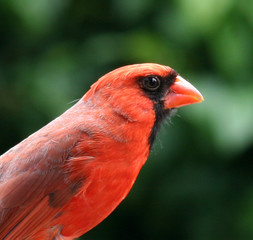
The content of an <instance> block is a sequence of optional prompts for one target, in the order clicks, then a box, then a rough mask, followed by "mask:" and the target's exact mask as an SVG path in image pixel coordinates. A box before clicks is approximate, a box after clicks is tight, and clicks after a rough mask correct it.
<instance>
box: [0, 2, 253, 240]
mask: <svg viewBox="0 0 253 240" xmlns="http://www.w3.org/2000/svg"><path fill="white" fill-rule="evenodd" d="M252 12H253V1H248V0H241V1H233V0H206V1H202V0H177V1H176V0H173V1H165V0H156V1H155V0H146V1H143V0H129V1H123V0H108V1H102V0H101V1H99V0H94V1H80V0H76V1H70V0H33V1H29V0H8V1H7V0H2V1H0V16H1V21H0V36H1V37H0V53H1V54H0V98H1V101H0V110H1V117H0V132H1V139H0V141H1V144H0V150H1V153H3V152H5V151H6V150H7V149H8V148H10V147H11V146H13V145H15V144H16V143H18V142H19V141H21V140H22V139H23V138H25V137H27V136H28V135H29V134H31V133H32V132H34V131H35V130H37V129H39V128H40V127H42V126H43V125H45V124H46V123H48V122H49V121H51V120H52V119H53V118H55V117H56V116H57V115H59V114H60V113H62V112H63V111H64V110H66V109H67V108H69V107H70V106H71V105H72V101H73V100H75V99H78V98H80V97H81V96H82V95H83V94H84V92H86V91H87V90H88V88H89V86H90V84H92V83H93V82H94V81H96V79H97V78H98V77H100V76H101V75H103V74H105V73H106V72H108V71H110V70H112V69H114V68H116V67H119V66H122V65H126V64H131V63H140V62H156V63H161V64H165V65H169V66H171V67H173V68H174V69H176V70H177V71H178V72H179V73H180V74H181V75H182V76H183V77H185V78H187V79H189V80H190V81H191V82H192V83H193V84H194V85H195V86H196V87H198V88H199V89H200V91H201V92H202V93H203V95H204V97H205V102H204V103H202V104H199V105H194V106H188V107H185V108H182V109H180V110H179V111H178V114H177V116H175V117H174V118H173V120H172V123H170V124H168V125H166V126H165V127H163V129H162V130H161V132H160V135H159V137H158V139H157V141H156V145H155V147H154V149H153V152H152V154H151V157H150V159H149V160H148V162H147V163H146V165H145V166H144V168H143V169H142V171H141V173H140V176H139V178H138V180H137V182H136V184H135V186H134V188H133V190H132V191H131V192H130V194H129V196H128V197H127V199H126V200H125V201H124V202H123V203H122V204H121V205H120V206H119V208H118V209H117V210H116V211H114V213H113V214H112V215H111V216H110V217H109V218H107V219H106V220H105V221H104V222H103V223H102V224H100V225H99V226H98V227H96V228H95V229H93V230H92V231H90V232H89V233H87V234H86V235H85V237H84V238H83V239H87V240H98V239H111V240H112V239H122V240H124V239H125V240H127V239H139V240H141V239H145V240H147V239H175V240H213V239H216V240H224V239H230V240H238V239H240V240H251V239H253V178H252V171H253V164H252V162H251V161H252V155H253V127H252V123H253V122H252V121H253V96H252V95H253V81H252V76H253V66H252V65H253V59H252V56H253V44H252V43H253V14H252Z"/></svg>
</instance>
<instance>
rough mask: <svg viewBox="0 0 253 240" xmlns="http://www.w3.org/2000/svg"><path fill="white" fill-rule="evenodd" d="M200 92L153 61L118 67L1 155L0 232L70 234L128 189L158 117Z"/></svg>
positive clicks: (102, 214) (6, 235)
mask: <svg viewBox="0 0 253 240" xmlns="http://www.w3.org/2000/svg"><path fill="white" fill-rule="evenodd" d="M202 100H203V97H202V96H201V94H200V93H199V92H198V91H197V89H195V88H194V87H193V86H192V85H191V84H190V83H188V82H187V81H186V80H184V79H183V78H182V77H180V76H179V75H178V74H177V72H176V71H174V70H173V69H171V68H170V67H167V66H162V65H158V64H151V63H146V64H136V65H129V66H125V67H121V68H118V69H116V70H114V71H112V72H109V73H108V74H106V75H104V76H103V77H101V78H100V79H99V80H98V81H97V82H96V83H94V84H93V85H92V86H91V89H90V90H89V91H88V92H87V93H86V94H85V95H84V96H83V97H82V98H81V100H80V101H79V102H77V103H76V104H75V105H74V106H73V107H71V108H70V109H69V110H67V111H66V112H65V113H63V114H62V115H61V116H60V117H58V118H56V119H55V120H54V121H52V122H50V123H49V124H48V125H46V126H45V127H43V128H42V129H40V130H39V131H37V132H35V133H34V134H32V135H31V136H29V137H28V138H26V139H25V140H24V141H22V142H21V143H19V144H18V145H16V146H15V147H13V148H12V149H10V150H9V151H8V152H6V153H5V154H3V155H2V156H1V157H0V239H4V240H16V239H19V240H23V239H26V240H30V239H43V240H44V239H73V238H77V237H79V236H81V235H83V234H84V233H86V232H87V231H89V230H90V229H92V228H93V227H95V226H96V225H97V224H99V223H100V222H101V221H102V220H104V219H105V218H106V217H107V216H108V215H109V214H110V213H111V212H112V211H113V210H114V209H115V208H116V207H117V206H118V205H119V203H120V202H121V201H122V200H123V199H124V198H125V197H126V195H127V194H128V192H129V191H130V189H131V187H132V186H133V184H134V182H135V180H136V177H137V175H138V173H139V171H140V169H141V167H142V166H143V164H144V163H145V161H146V160H147V158H148V155H149V152H150V148H151V146H152V144H153V141H154V139H155V136H156V133H157V131H158V129H159V127H160V125H161V123H162V122H163V120H164V119H165V118H166V117H168V116H169V115H170V113H171V112H172V110H173V109H174V108H178V107H181V106H184V105H188V104H192V103H198V102H201V101H202Z"/></svg>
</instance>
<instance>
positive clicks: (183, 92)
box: [164, 76, 204, 109]
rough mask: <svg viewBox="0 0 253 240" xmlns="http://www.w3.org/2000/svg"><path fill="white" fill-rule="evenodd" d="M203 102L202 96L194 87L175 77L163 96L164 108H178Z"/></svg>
mask: <svg viewBox="0 0 253 240" xmlns="http://www.w3.org/2000/svg"><path fill="white" fill-rule="evenodd" d="M203 100H204V98H203V96H202V95H201V93H200V92H199V91H198V90H197V89H196V88H195V87H193V86H192V85H191V84H190V83H189V82H187V81H186V80H185V79H183V78H182V77H180V76H177V77H176V80H175V82H174V83H173V84H172V85H171V86H170V89H169V91H168V93H167V95H166V96H165V99H164V108H165V109H168V108H178V107H182V106H185V105H189V104H193V103H200V102H202V101H203Z"/></svg>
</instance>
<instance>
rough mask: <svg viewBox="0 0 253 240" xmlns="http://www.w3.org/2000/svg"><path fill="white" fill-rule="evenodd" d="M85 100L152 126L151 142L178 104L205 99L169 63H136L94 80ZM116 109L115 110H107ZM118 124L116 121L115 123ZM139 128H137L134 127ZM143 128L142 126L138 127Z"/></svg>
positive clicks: (130, 120) (147, 126)
mask: <svg viewBox="0 0 253 240" xmlns="http://www.w3.org/2000/svg"><path fill="white" fill-rule="evenodd" d="M83 100H84V101H91V102H93V103H92V104H93V105H94V106H96V109H97V108H98V106H100V110H99V111H100V113H99V114H100V115H101V114H102V115H103V112H102V111H105V113H104V116H106V117H108V116H113V121H114V119H115V115H118V116H120V117H121V118H122V119H123V120H127V121H128V122H137V123H141V125H142V126H146V128H152V130H151V134H150V137H149V142H150V145H152V143H153V141H154V139H155V136H156V133H157V131H158V130H159V128H160V125H161V123H162V122H163V120H164V119H165V118H166V117H168V116H169V115H170V114H171V113H172V112H173V111H174V109H175V108H179V107H182V106H185V105H189V104H193V103H199V102H201V101H203V97H202V95H201V93H200V92H199V91H198V90H197V89H196V88H195V87H194V86H193V85H191V84H190V83H189V82H187V81H186V80H185V79H183V78H182V77H181V76H179V74H178V73H177V72H176V71H175V70H173V69H172V68H170V67H168V66H163V65H159V64H153V63H144V64H134V65H128V66H124V67H121V68H118V69H115V70H113V71H111V72H109V73H107V74H106V75H104V76H103V77H101V78H100V79H99V80H98V81H97V82H95V83H94V84H93V85H92V86H91V89H90V90H89V91H88V92H87V93H86V94H85V95H84V97H83ZM111 111H113V112H114V113H115V114H108V112H111ZM115 124H116V125H117V123H115ZM135 129H137V128H135ZM139 131H140V132H141V131H142V130H139Z"/></svg>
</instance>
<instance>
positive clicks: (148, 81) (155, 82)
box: [142, 76, 160, 91]
mask: <svg viewBox="0 0 253 240" xmlns="http://www.w3.org/2000/svg"><path fill="white" fill-rule="evenodd" d="M142 84H143V87H144V88H145V89H147V90H149V91H155V90H156V89H158V88H159V87H160V79H159V78H158V77H155V76H149V77H145V78H144V79H143V81H142Z"/></svg>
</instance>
